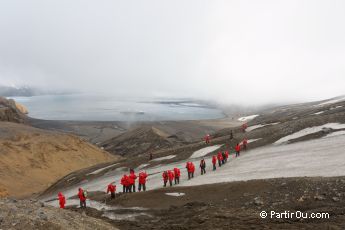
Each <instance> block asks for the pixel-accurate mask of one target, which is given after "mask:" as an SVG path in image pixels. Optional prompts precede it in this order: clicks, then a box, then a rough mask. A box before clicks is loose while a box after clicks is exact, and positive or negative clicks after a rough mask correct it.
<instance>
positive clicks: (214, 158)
mask: <svg viewBox="0 0 345 230" xmlns="http://www.w3.org/2000/svg"><path fill="white" fill-rule="evenodd" d="M216 164H217V157H216V156H212V165H213V171H214V170H216Z"/></svg>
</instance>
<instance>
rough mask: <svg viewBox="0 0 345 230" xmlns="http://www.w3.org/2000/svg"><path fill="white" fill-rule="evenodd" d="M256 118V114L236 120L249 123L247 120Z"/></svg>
mask: <svg viewBox="0 0 345 230" xmlns="http://www.w3.org/2000/svg"><path fill="white" fill-rule="evenodd" d="M257 116H259V115H258V114H257V115H250V116H246V117H240V118H238V120H239V121H249V120H253V119H254V118H256V117H257Z"/></svg>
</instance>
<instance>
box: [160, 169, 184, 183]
mask: <svg viewBox="0 0 345 230" xmlns="http://www.w3.org/2000/svg"><path fill="white" fill-rule="evenodd" d="M180 176H181V171H180V169H179V168H174V169H173V170H166V171H164V172H163V173H162V177H163V184H164V185H163V186H164V187H166V186H167V184H168V182H169V185H170V187H171V186H172V185H173V181H174V183H175V184H179V183H180Z"/></svg>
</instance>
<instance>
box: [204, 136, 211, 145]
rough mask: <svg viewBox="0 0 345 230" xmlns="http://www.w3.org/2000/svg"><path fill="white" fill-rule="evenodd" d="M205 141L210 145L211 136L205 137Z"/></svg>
mask: <svg viewBox="0 0 345 230" xmlns="http://www.w3.org/2000/svg"><path fill="white" fill-rule="evenodd" d="M204 140H205V144H209V143H210V140H211V136H210V134H207V135H206V136H205V137H204Z"/></svg>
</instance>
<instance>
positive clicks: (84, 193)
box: [83, 190, 87, 198]
mask: <svg viewBox="0 0 345 230" xmlns="http://www.w3.org/2000/svg"><path fill="white" fill-rule="evenodd" d="M83 197H84V198H87V191H86V190H84V192H83Z"/></svg>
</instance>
